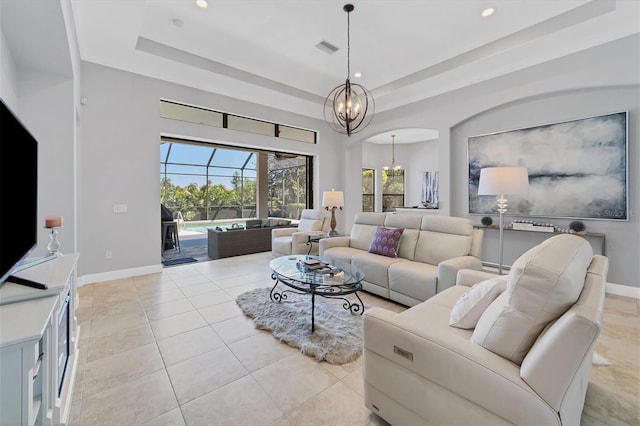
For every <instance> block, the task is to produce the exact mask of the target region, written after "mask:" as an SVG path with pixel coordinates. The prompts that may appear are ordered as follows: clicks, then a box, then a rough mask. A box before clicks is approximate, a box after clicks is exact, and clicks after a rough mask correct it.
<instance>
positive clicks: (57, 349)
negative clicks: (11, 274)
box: [0, 254, 80, 426]
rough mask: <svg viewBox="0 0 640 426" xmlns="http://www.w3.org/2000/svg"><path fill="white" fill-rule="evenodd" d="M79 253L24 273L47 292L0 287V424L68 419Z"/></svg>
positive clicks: (74, 359) (75, 338) (75, 339)
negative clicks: (44, 286)
mask: <svg viewBox="0 0 640 426" xmlns="http://www.w3.org/2000/svg"><path fill="white" fill-rule="evenodd" d="M77 261H78V255H77V254H71V255H65V256H63V257H60V258H58V259H55V260H52V261H49V262H46V263H42V264H40V265H36V266H34V267H32V268H30V269H26V270H24V271H21V272H20V273H19V274H16V275H19V276H20V277H21V278H27V279H31V280H34V281H37V282H40V283H43V284H46V285H47V286H48V289H46V290H39V289H34V288H31V287H24V286H19V285H17V284H13V283H11V282H6V283H4V284H3V285H2V287H0V304H1V305H0V425H27V426H32V425H61V424H66V423H67V422H68V419H69V412H70V408H71V399H72V397H73V386H74V382H75V374H76V369H77V360H78V350H77V349H78V348H77V346H78V338H79V332H80V329H79V327H78V326H77V320H76V317H75V306H76V264H77Z"/></svg>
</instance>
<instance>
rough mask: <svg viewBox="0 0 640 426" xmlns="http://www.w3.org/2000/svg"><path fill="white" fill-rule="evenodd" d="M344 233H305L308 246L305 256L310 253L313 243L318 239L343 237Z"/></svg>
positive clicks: (318, 240)
mask: <svg viewBox="0 0 640 426" xmlns="http://www.w3.org/2000/svg"><path fill="white" fill-rule="evenodd" d="M343 236H344V235H342V234H339V235H329V234H327V233H324V232H322V233H318V234H308V235H307V245H308V246H309V251H308V252H307V256H309V255H310V254H311V249H312V248H313V243H316V244H318V243H319V242H320V240H322V239H323V238H333V237H343Z"/></svg>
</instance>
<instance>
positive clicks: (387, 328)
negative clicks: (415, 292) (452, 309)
mask: <svg viewBox="0 0 640 426" xmlns="http://www.w3.org/2000/svg"><path fill="white" fill-rule="evenodd" d="M434 298H438V295H436V296H434ZM432 299H433V298H432ZM424 303H429V301H427V302H424ZM417 306H420V305H417ZM415 308H416V307H414V308H411V309H415ZM428 308H429V309H422V310H421V315H405V314H404V313H394V312H390V311H388V310H386V309H384V308H371V309H368V310H366V311H365V312H364V316H363V347H364V358H363V376H364V380H365V382H366V383H368V384H369V385H370V386H373V387H375V388H377V389H379V390H380V391H381V392H383V393H386V394H387V395H389V396H390V397H392V398H395V399H396V401H399V402H400V403H401V404H403V405H404V406H405V407H407V408H408V409H410V410H412V411H414V412H416V413H420V412H424V411H425V410H427V409H428V407H427V408H425V404H426V405H427V406H428V405H429V404H434V405H435V406H434V409H435V410H437V409H438V408H437V407H436V406H443V405H444V406H447V405H454V404H455V401H456V400H457V401H460V400H467V401H470V402H471V403H473V404H475V405H477V406H480V407H483V408H484V409H486V410H487V411H489V412H491V413H494V414H495V415H497V416H499V417H502V418H504V419H506V421H508V422H511V423H514V424H534V423H535V424H558V423H559V422H558V421H557V414H556V413H555V412H554V411H553V410H552V409H550V408H549V406H548V405H547V403H546V402H544V401H543V400H542V399H541V398H540V397H539V396H537V395H536V394H535V392H533V390H532V389H531V388H530V387H529V386H528V385H527V384H526V383H525V382H524V380H522V379H521V378H520V374H519V373H520V370H519V368H518V366H517V365H516V364H514V363H512V362H510V361H508V360H506V359H504V358H502V357H501V356H499V355H496V354H494V353H493V352H491V351H488V350H486V349H484V348H482V347H481V346H478V345H475V344H473V343H472V342H471V341H470V339H469V334H470V331H469V330H460V329H454V328H453V327H449V326H446V325H445V326H444V327H443V324H442V318H440V317H442V316H443V314H442V310H443V309H446V308H445V307H444V306H440V305H439V303H432V304H430V305H429V306H428ZM411 309H410V310H411ZM405 312H407V311H405ZM445 316H446V319H447V320H448V314H447V315H445ZM416 379H417V380H416ZM416 382H418V383H421V385H420V389H421V390H422V391H424V392H423V393H416V392H410V391H407V388H408V384H415V383H416ZM412 389H414V390H415V389H416V387H413V388H412ZM426 390H432V392H431V393H428V392H426ZM426 393H428V395H429V397H426V396H425V394H426ZM448 401H454V402H448ZM452 408H453V407H452ZM450 418H451V419H457V417H456V415H453V414H452V415H451V417H450ZM467 422H468V420H467ZM451 423H456V422H455V421H452V422H451Z"/></svg>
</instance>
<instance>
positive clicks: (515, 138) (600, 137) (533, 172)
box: [467, 112, 629, 220]
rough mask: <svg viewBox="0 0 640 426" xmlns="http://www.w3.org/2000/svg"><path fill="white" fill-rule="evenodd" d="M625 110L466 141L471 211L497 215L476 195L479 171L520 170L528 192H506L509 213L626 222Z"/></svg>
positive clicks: (491, 200)
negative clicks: (525, 171) (525, 177)
mask: <svg viewBox="0 0 640 426" xmlns="http://www.w3.org/2000/svg"><path fill="white" fill-rule="evenodd" d="M627 119H628V113H627V112H618V113H613V114H608V115H601V116H597V117H590V118H584V119H579V120H573V121H566V122H561V123H554V124H547V125H543V126H537V127H530V128H525V129H519V130H511V131H505V132H498V133H492V134H486V135H479V136H472V137H469V139H468V146H467V154H468V161H469V213H472V214H491V213H495V211H496V210H495V209H496V197H495V196H485V195H482V196H478V181H479V179H480V169H482V168H485V167H504V166H522V167H527V169H528V173H529V193H528V194H527V195H524V196H517V195H508V194H505V196H506V198H507V199H508V201H509V206H508V212H507V214H509V215H520V216H534V217H555V218H580V219H609V220H628V217H629V214H628V202H627V198H628V182H627V180H628V178H627V176H628V165H627V163H628V152H627V138H628V131H627Z"/></svg>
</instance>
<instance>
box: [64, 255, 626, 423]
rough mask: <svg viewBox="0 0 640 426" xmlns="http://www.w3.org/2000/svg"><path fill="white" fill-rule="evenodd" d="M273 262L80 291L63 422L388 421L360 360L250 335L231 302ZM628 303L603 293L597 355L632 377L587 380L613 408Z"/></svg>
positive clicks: (266, 274) (204, 265)
mask: <svg viewBox="0 0 640 426" xmlns="http://www.w3.org/2000/svg"><path fill="white" fill-rule="evenodd" d="M272 258H273V255H272V254H271V253H270V252H269V253H260V254H255V255H248V256H239V257H234V258H228V259H221V260H216V261H211V262H197V263H191V264H187V265H181V266H175V267H171V268H165V269H164V270H163V271H162V273H159V274H153V275H147V276H142V277H135V278H127V279H122V280H117V281H111V282H105V283H99V284H91V285H86V286H83V287H80V288H79V290H78V293H79V298H80V304H79V308H78V310H77V316H78V320H79V322H80V326H81V333H80V335H81V337H80V343H79V346H80V358H79V368H78V376H77V378H76V387H75V392H74V397H73V405H72V411H71V419H70V424H72V425H78V424H80V425H95V424H111V425H130V424H143V423H146V424H166V425H184V424H189V425H215V424H217V425H231V424H243V425H269V424H273V425H313V424H323V425H371V424H373V425H383V424H386V423H385V422H384V421H383V420H382V419H380V418H379V417H377V416H375V415H374V414H371V413H370V412H369V411H368V410H367V409H366V408H365V407H364V402H363V387H362V371H361V359H360V360H357V361H355V362H353V363H350V364H346V365H342V366H334V365H331V364H327V363H325V362H320V363H319V362H317V361H315V360H314V359H312V358H310V357H307V356H305V355H302V354H300V353H299V351H298V350H297V349H294V348H291V347H289V346H288V345H286V344H281V343H279V342H278V341H277V340H276V339H274V338H273V337H272V336H271V334H270V333H268V332H264V331H261V330H257V329H255V328H254V326H253V322H252V321H251V320H250V319H247V318H246V317H245V316H244V315H243V314H242V312H241V311H240V309H239V308H238V307H237V305H236V303H235V297H236V296H237V295H238V294H240V293H242V292H244V291H247V290H250V289H253V288H258V287H269V286H271V285H272V280H271V278H270V275H271V271H270V269H269V266H268V262H269V260H271V259H272ZM362 298H363V300H364V302H365V305H366V306H367V307H370V306H383V307H386V308H388V309H392V310H395V311H402V310H404V309H405V308H404V307H403V306H401V305H397V304H394V303H392V302H389V301H386V300H384V299H381V298H378V297H375V296H372V295H370V294H368V293H364V292H363V293H362ZM637 302H638V301H636V300H633V299H627V298H620V297H616V296H613V297H607V303H606V307H605V309H606V310H610V311H612V312H613V314H612V315H611V317H612V318H613V319H614V320H615V321H616V322H620V323H621V324H620V325H621V326H624V328H625V330H626V331H625V332H624V333H623V335H620V330H619V329H618V328H616V326H615V324H614V325H613V326H612V328H610V333H609V334H610V335H609V336H606V334H607V328H606V327H605V330H604V332H603V335H604V336H603V337H604V342H605V346H602V345H601V346H600V349H599V350H600V351H602V352H603V355H605V356H606V357H607V358H608V359H609V360H611V361H613V362H614V366H615V364H616V363H619V364H622V367H624V368H625V369H628V368H630V369H631V372H632V373H631V374H632V376H631V377H630V380H631V381H627V382H626V383H622V384H620V383H619V380H618V379H617V378H616V376H617V374H618V373H616V370H613V366H612V367H605V368H607V369H610V370H600V371H597V369H598V368H603V367H594V374H592V376H594V377H596V378H597V380H598V381H599V382H598V384H599V387H598V389H599V390H600V391H601V392H602V391H605V392H607V395H611V399H614V400H618V401H619V400H620V398H630V400H631V401H633V400H635V401H637V399H638V394H637V393H635V394H633V393H632V394H629V386H631V389H632V390H633V389H634V383H636V384H637V383H638V364H639V363H638V358H637V356H634V355H633V352H634V350H635V352H637V349H638V341H637V338H638V325H637V324H638V303H637ZM620 312H622V313H623V314H624V315H623V316H622V317H621V318H619V316H620ZM616 318H619V319H616ZM606 320H607V313H606V312H605V322H606ZM634 323H635V328H633V327H634V326H633V325H632V326H631V329H629V324H634ZM634 336H635V337H634ZM617 339H624V340H625V341H628V339H631V342H628V344H626V349H624V348H623V349H617V347H618V346H623V347H624V346H625V344H621V343H620V342H617V343H616V340H617ZM634 339H635V340H634ZM601 340H603V338H601ZM629 344H631V346H629ZM599 345H600V343H599ZM619 357H620V358H619ZM634 380H635V381H634ZM619 395H623V396H622V397H621V396H619ZM633 398H635V399H633ZM587 400H589V397H588V398H587ZM585 413H588V414H590V415H592V416H593V417H592V416H586V417H585V416H583V420H585V424H612V423H608V422H606V421H605V422H602V419H601V418H600V417H601V415H602V414H601V412H600V410H599V407H598V404H594V408H593V410H592V411H591V412H589V411H588V409H587V408H585ZM636 413H637V411H636ZM615 423H618V424H619V423H621V422H620V420H616V422H615ZM622 423H624V422H622Z"/></svg>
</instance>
